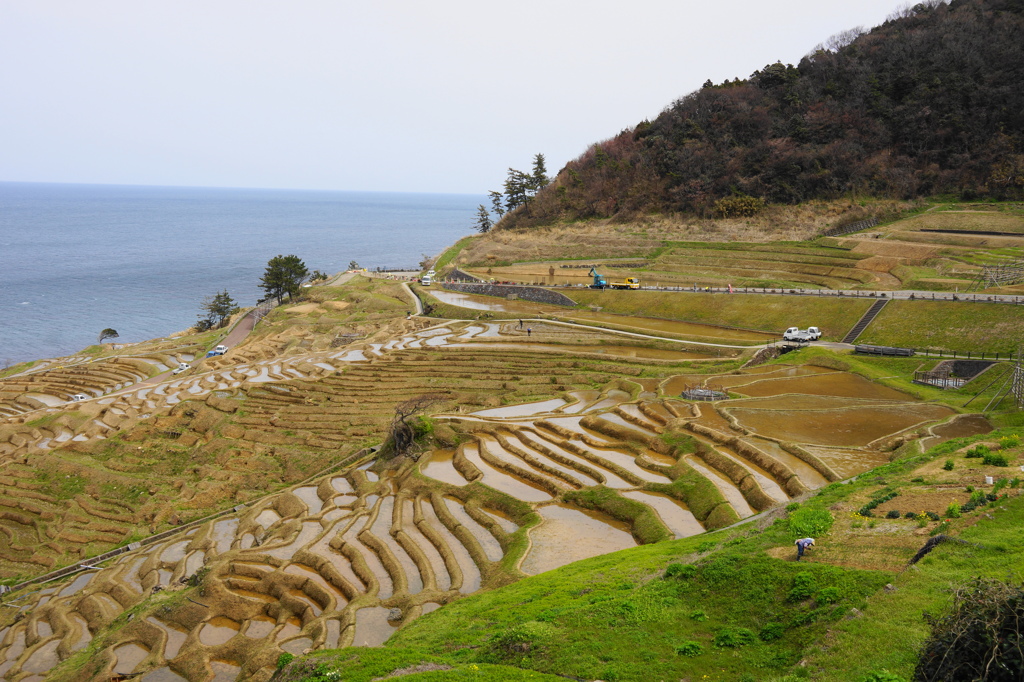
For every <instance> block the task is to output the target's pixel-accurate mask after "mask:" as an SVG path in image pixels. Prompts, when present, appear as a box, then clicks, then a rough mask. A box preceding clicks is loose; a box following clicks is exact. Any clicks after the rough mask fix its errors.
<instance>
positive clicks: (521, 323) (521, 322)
mask: <svg viewBox="0 0 1024 682" xmlns="http://www.w3.org/2000/svg"><path fill="white" fill-rule="evenodd" d="M519 328H520V329H522V328H523V321H522V320H519Z"/></svg>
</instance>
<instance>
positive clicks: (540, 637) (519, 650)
mask: <svg viewBox="0 0 1024 682" xmlns="http://www.w3.org/2000/svg"><path fill="white" fill-rule="evenodd" d="M556 629H557V628H555V627H554V626H553V625H551V624H549V623H541V622H538V621H531V622H528V623H520V624H519V625H514V626H512V627H510V628H508V629H507V630H505V631H503V632H499V633H498V634H496V635H494V636H493V637H491V639H490V641H489V642H488V647H489V648H490V650H491V653H493V654H495V655H497V656H499V657H515V656H522V655H524V654H529V653H530V652H531V651H533V650H534V649H536V648H537V647H539V646H541V645H543V644H544V643H545V642H547V641H548V640H549V639H550V638H551V635H552V633H554V632H555V631H556Z"/></svg>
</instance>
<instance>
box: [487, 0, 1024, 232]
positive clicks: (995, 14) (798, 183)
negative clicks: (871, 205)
mask: <svg viewBox="0 0 1024 682" xmlns="http://www.w3.org/2000/svg"><path fill="white" fill-rule="evenodd" d="M1022 48H1024V0H953V1H952V2H950V3H949V4H945V3H940V2H929V3H923V4H918V5H916V6H914V7H912V8H908V9H904V10H900V11H898V12H896V13H895V14H894V15H892V16H891V17H890V19H889V20H887V21H886V22H885V23H884V24H882V25H881V26H878V27H876V28H874V29H871V30H870V31H862V30H860V29H854V30H851V31H847V32H845V33H843V34H840V35H839V36H834V37H833V38H832V39H830V40H829V41H828V42H827V43H826V44H825V45H822V46H819V47H818V48H816V49H815V50H814V51H812V52H811V53H810V54H808V55H807V56H806V57H804V58H803V59H802V60H800V63H799V64H798V65H796V66H793V65H789V64H782V63H775V64H769V65H768V66H765V67H764V68H762V69H760V70H757V71H755V72H754V73H753V74H752V75H751V76H750V77H749V78H747V79H746V80H740V79H736V80H735V81H728V80H727V81H726V82H724V83H720V84H714V83H711V82H710V81H708V82H706V83H705V84H704V86H703V87H702V88H701V89H700V90H698V91H696V92H693V93H690V94H689V95H686V96H684V97H682V98H681V99H679V100H678V101H676V102H674V103H673V104H672V105H671V106H669V107H668V108H666V109H665V110H664V111H663V112H662V113H661V114H660V115H659V116H658V117H657V118H656V119H655V120H653V121H644V122H642V123H640V124H638V125H637V126H636V127H635V128H632V129H628V130H624V131H622V132H621V133H619V134H618V135H616V136H615V137H613V138H611V139H609V140H606V141H604V142H601V143H598V144H595V145H593V146H592V147H591V148H590V149H589V150H588V151H587V152H586V153H585V154H583V155H582V156H581V157H580V158H578V159H576V160H575V161H572V162H570V163H569V164H567V165H566V166H565V168H563V169H562V170H561V171H560V172H559V173H558V175H557V177H556V178H555V180H554V181H553V182H552V183H550V184H549V185H548V186H547V187H545V188H544V189H543V190H541V191H540V192H538V193H537V195H536V196H535V197H533V198H532V200H531V201H529V202H528V203H527V204H526V205H524V206H522V207H521V208H519V209H517V210H516V211H514V212H513V213H512V214H510V215H507V216H506V217H505V219H504V220H503V221H502V222H501V223H500V224H499V226H500V227H502V228H507V227H525V226H529V225H536V224H544V223H549V222H552V221H554V220H558V219H579V218H604V217H618V218H628V217H632V216H635V215H638V214H643V213H650V212H679V211H684V212H696V213H698V214H703V215H716V216H719V217H728V216H731V215H749V214H751V213H753V212H756V211H757V210H758V209H759V207H761V206H762V205H764V204H765V203H789V204H792V203H798V202H801V201H806V200H809V199H829V198H835V197H839V196H843V195H848V194H850V193H856V194H858V195H871V196H882V197H893V198H912V197H917V196H926V195H934V194H939V193H955V194H957V195H960V196H961V197H964V198H970V199H974V198H981V197H993V198H1015V197H1020V196H1021V195H1022V192H1024V87H1022V86H1021V84H1022V83H1024V50H1022Z"/></svg>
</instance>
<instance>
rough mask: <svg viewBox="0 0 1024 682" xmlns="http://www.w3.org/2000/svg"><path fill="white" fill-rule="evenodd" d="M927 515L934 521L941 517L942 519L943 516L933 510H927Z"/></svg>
mask: <svg viewBox="0 0 1024 682" xmlns="http://www.w3.org/2000/svg"><path fill="white" fill-rule="evenodd" d="M925 516H927V517H928V518H929V519H931V520H932V521H938V520H939V519H941V518H942V517H941V516H939V515H938V514H936V513H935V512H933V511H926V512H925Z"/></svg>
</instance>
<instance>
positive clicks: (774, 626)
mask: <svg viewBox="0 0 1024 682" xmlns="http://www.w3.org/2000/svg"><path fill="white" fill-rule="evenodd" d="M785 631H786V630H785V628H784V627H783V626H782V623H767V624H765V626H764V627H763V628H761V631H760V632H758V633H757V636H758V637H760V638H761V641H762V642H774V641H775V640H777V639H780V638H781V637H782V635H783V633H784V632H785Z"/></svg>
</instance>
